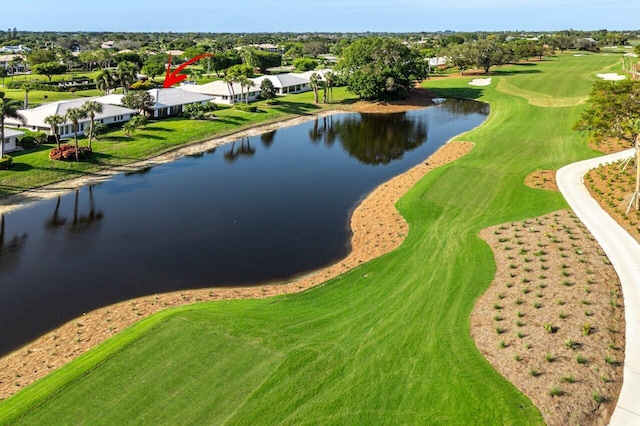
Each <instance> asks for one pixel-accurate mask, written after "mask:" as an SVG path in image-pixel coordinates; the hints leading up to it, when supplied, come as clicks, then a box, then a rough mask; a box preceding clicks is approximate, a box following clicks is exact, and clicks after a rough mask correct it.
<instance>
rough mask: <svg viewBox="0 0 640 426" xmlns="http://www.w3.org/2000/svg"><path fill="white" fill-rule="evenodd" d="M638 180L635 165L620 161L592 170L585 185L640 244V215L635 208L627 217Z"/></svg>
mask: <svg viewBox="0 0 640 426" xmlns="http://www.w3.org/2000/svg"><path fill="white" fill-rule="evenodd" d="M625 166H626V167H625ZM635 179H636V178H635V165H634V162H633V161H632V162H631V164H628V165H627V164H626V162H625V161H619V162H616V163H612V164H605V165H601V166H599V167H598V168H596V169H593V170H590V171H589V172H588V173H587V174H586V175H585V177H584V183H585V185H586V186H587V189H588V190H589V192H590V193H591V196H592V197H593V198H595V200H596V201H598V204H600V206H601V207H602V208H603V209H604V210H606V211H607V213H609V215H611V217H613V219H614V220H615V221H616V222H618V223H619V224H620V225H621V226H622V227H623V228H624V229H626V230H627V232H629V234H631V236H632V237H633V238H635V239H636V240H638V242H640V212H639V211H637V210H636V209H635V206H632V207H631V210H629V213H628V214H625V213H626V211H627V208H628V207H629V202H630V201H631V195H632V194H633V191H634V188H635V182H636V180H635ZM634 205H635V202H634Z"/></svg>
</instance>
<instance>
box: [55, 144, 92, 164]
mask: <svg viewBox="0 0 640 426" xmlns="http://www.w3.org/2000/svg"><path fill="white" fill-rule="evenodd" d="M90 155H91V148H89V147H86V146H82V147H79V148H78V158H80V159H81V160H82V159H83V158H86V157H88V156H90ZM49 158H51V159H52V160H57V161H75V160H76V148H75V146H73V145H62V146H60V149H58V148H53V149H52V150H51V152H50V153H49Z"/></svg>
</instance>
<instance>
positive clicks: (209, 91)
mask: <svg viewBox="0 0 640 426" xmlns="http://www.w3.org/2000/svg"><path fill="white" fill-rule="evenodd" d="M232 87H233V93H232V91H231V88H230V87H229V85H228V84H227V83H225V82H224V81H222V80H216V81H212V82H211V83H207V84H185V85H184V86H180V89H182V90H186V91H187V92H192V93H200V94H203V95H208V96H211V102H214V103H216V104H225V105H232V104H235V103H238V102H242V101H243V100H244V97H243V95H242V93H243V92H244V93H245V94H246V91H247V89H246V86H245V87H242V86H241V85H240V84H239V83H233V86H232ZM259 97H260V85H259V84H256V83H255V82H254V84H253V86H251V87H250V88H249V102H253V101H255V100H256V99H258V98H259Z"/></svg>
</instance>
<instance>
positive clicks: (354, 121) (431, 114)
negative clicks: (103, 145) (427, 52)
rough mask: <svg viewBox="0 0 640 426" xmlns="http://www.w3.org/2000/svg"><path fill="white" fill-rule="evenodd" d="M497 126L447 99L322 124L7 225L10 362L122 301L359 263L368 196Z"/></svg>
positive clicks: (202, 157)
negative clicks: (454, 140) (357, 236)
mask: <svg viewBox="0 0 640 426" xmlns="http://www.w3.org/2000/svg"><path fill="white" fill-rule="evenodd" d="M487 115H488V106H486V105H485V104H482V103H479V102H474V101H467V100H446V101H442V103H440V104H439V105H437V106H434V107H430V108H427V109H422V110H416V111H410V112H407V113H401V114H388V115H374V114H354V113H345V114H339V115H333V116H328V117H324V118H318V119H316V120H313V121H309V122H306V123H304V124H301V125H297V126H295V127H289V128H282V129H279V130H277V131H274V132H271V133H266V134H263V135H261V136H256V137H249V138H243V139H239V140H237V141H235V142H233V143H231V144H228V145H224V146H221V147H219V148H217V149H214V150H211V151H209V152H204V153H201V154H198V155H196V156H192V157H184V158H182V159H180V160H177V161H174V162H172V163H167V164H164V165H159V166H156V167H153V168H149V169H145V170H142V171H140V172H137V173H132V174H123V175H118V176H115V177H114V178H113V179H111V180H109V181H107V182H104V183H101V184H99V185H94V186H87V187H83V188H81V189H79V190H78V191H75V192H72V193H69V194H66V195H64V196H62V197H59V198H55V199H51V200H46V201H41V202H38V203H35V204H33V205H30V206H28V207H26V208H23V209H20V210H16V211H14V212H12V213H9V214H5V215H3V216H1V217H0V221H1V223H0V354H6V353H8V352H10V351H11V350H13V349H16V348H17V347H19V346H21V345H23V344H25V343H28V342H29V341H31V340H33V339H34V338H36V337H38V336H40V335H42V334H44V333H46V332H47V331H49V330H51V329H53V328H55V327H56V326H59V325H61V324H63V323H65V322H67V321H69V320H70V319H73V318H75V317H78V316H80V315H82V313H83V312H89V311H91V310H94V309H96V308H99V307H102V306H107V305H110V304H112V303H116V302H119V301H122V300H127V299H130V298H134V297H139V296H143V295H150V294H156V293H163V292H169V291H176V290H184V289H192V288H204V287H216V286H251V285H256V284H259V283H264V282H266V281H275V280H284V279H288V278H291V277H294V276H297V275H300V274H304V273H306V272H309V271H313V270H316V269H319V268H322V267H324V266H326V265H329V264H331V263H333V262H335V261H337V260H339V259H341V258H343V257H344V256H346V254H347V253H348V252H349V249H350V246H349V241H350V237H351V231H350V229H349V219H350V215H351V212H352V211H353V209H354V208H355V207H356V206H357V205H358V203H359V202H360V201H361V200H362V199H363V198H364V197H365V196H366V195H367V194H368V193H369V192H370V191H372V190H373V189H374V188H375V187H377V186H378V185H380V184H381V183H383V182H384V181H387V180H388V179H390V178H392V177H393V176H396V175H399V174H401V173H403V172H404V171H406V170H408V169H410V168H411V167H413V166H415V165H416V164H418V163H420V162H421V161H424V160H425V159H426V158H427V157H428V156H429V155H431V154H432V153H433V152H434V151H435V150H436V149H437V148H438V147H440V146H441V145H442V144H444V143H445V142H446V141H447V140H449V139H450V138H451V137H453V136H455V135H457V134H460V133H462V132H464V131H467V130H470V129H472V128H474V127H476V126H478V125H479V124H481V123H482V122H483V121H484V120H485V119H486V117H487Z"/></svg>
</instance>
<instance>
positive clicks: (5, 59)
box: [0, 54, 22, 62]
mask: <svg viewBox="0 0 640 426" xmlns="http://www.w3.org/2000/svg"><path fill="white" fill-rule="evenodd" d="M15 58H22V55H18V54H15V55H0V62H11V61H13V60H14V59H15Z"/></svg>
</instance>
